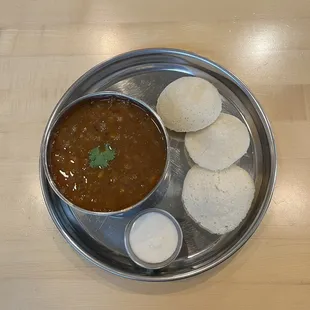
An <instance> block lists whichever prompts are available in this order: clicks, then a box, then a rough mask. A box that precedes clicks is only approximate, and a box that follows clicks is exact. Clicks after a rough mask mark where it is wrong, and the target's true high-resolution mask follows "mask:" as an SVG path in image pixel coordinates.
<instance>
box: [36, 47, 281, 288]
mask: <svg viewBox="0 0 310 310" xmlns="http://www.w3.org/2000/svg"><path fill="white" fill-rule="evenodd" d="M151 54H163V55H164V54H166V55H168V54H170V55H178V56H185V57H190V58H193V59H195V60H196V61H199V62H202V63H204V64H207V65H209V66H211V67H213V68H216V69H217V70H219V71H220V72H222V73H224V74H225V76H226V77H229V78H230V80H231V81H232V82H233V83H234V84H236V85H237V86H238V87H239V88H240V89H241V91H242V92H243V93H244V94H245V95H246V96H247V97H248V98H249V100H250V101H251V103H252V105H253V107H254V109H255V110H256V112H257V113H258V116H259V118H260V119H261V122H262V125H263V127H264V131H265V134H266V137H267V141H268V144H269V154H270V178H269V182H268V186H267V190H266V193H265V197H264V200H263V201H262V203H261V208H260V210H259V212H258V213H257V215H256V216H255V218H254V219H253V221H252V223H251V224H250V225H249V227H248V228H247V230H246V232H245V233H244V235H243V236H242V237H241V238H239V239H238V240H237V242H236V243H235V244H234V246H232V247H230V248H229V249H227V250H226V251H225V252H224V253H223V255H222V256H221V257H219V258H215V259H213V260H212V261H211V262H210V263H208V264H206V265H204V266H201V267H199V268H197V269H192V270H190V271H186V272H184V273H180V274H175V275H159V276H156V277H152V276H147V275H137V274H133V273H130V272H125V271H120V270H118V269H115V268H112V267H110V266H108V265H106V264H105V263H103V262H101V261H99V260H97V259H96V258H94V257H93V256H91V255H90V254H88V253H87V252H85V251H84V250H83V249H81V248H80V247H79V245H77V244H76V242H75V241H74V240H73V238H72V237H71V236H70V235H69V234H68V233H67V231H66V230H65V228H64V227H63V225H62V224H61V223H60V221H59V220H58V218H57V216H56V215H55V212H54V211H53V210H52V208H51V206H50V200H49V197H48V196H47V193H46V192H45V189H44V186H45V185H44V181H45V182H46V180H45V178H46V177H45V175H44V170H43V163H42V159H41V150H42V142H43V138H44V136H45V133H46V129H47V127H48V126H49V125H50V123H51V122H52V120H53V118H54V116H55V114H56V113H57V112H58V111H59V110H61V105H62V103H63V102H64V101H65V100H67V98H68V97H69V96H70V94H71V93H72V91H73V90H74V89H76V88H77V87H78V85H79V84H80V83H81V82H82V81H84V80H85V79H86V78H88V77H89V76H92V75H93V74H94V73H95V72H96V71H98V70H102V69H103V68H102V67H105V66H109V65H111V64H114V63H115V62H119V61H122V60H125V59H128V58H132V57H138V56H145V55H151ZM43 138H42V141H41V146H40V159H39V177H40V186H41V192H42V195H43V199H44V202H45V205H46V207H47V209H48V212H49V214H50V216H51V218H52V220H53V222H54V223H55V225H56V227H57V229H58V230H59V232H60V233H61V234H62V236H63V237H64V238H65V240H66V241H67V242H68V243H69V244H70V246H71V247H72V248H74V249H75V250H76V251H77V252H78V253H79V254H80V255H81V256H82V257H84V258H86V259H87V260H89V261H90V262H92V263H93V264H94V265H96V266H98V267H99V268H101V269H103V270H105V271H108V272H110V273H112V274H114V275H117V276H120V277H123V278H127V279H132V280H138V281H147V282H167V281H175V280H180V279H185V278H188V277H192V276H194V275H198V274H200V273H203V272H205V271H207V270H210V269H212V268H214V267H215V266H218V265H219V264H221V263H222V262H224V261H226V260H227V259H228V258H230V257H231V256H233V255H234V254H235V253H237V252H238V251H239V250H240V249H241V248H242V247H243V246H244V245H245V243H246V242H247V241H248V240H249V239H250V238H251V236H252V235H253V234H254V232H255V231H256V229H257V228H258V226H259V225H260V223H261V221H262V219H263V218H264V215H265V213H266V212H267V210H268V207H269V205H270V202H271V199H272V194H273V192H274V188H275V183H276V178H277V150H276V144H275V138H274V135H273V132H272V128H271V124H270V122H269V120H268V118H267V116H266V114H265V113H264V111H263V109H262V107H261V105H260V104H259V102H258V101H257V99H256V98H255V97H254V95H253V94H252V93H251V92H250V90H249V89H248V88H247V86H246V85H245V84H244V83H243V82H242V81H241V80H240V79H239V78H237V77H236V76H235V75H234V74H233V73H231V72H230V71H228V70H227V69H225V68H223V67H222V66H221V65H219V64H217V63H215V62H213V61H212V60H210V59H208V58H206V57H203V56H200V55H198V54H196V53H192V52H188V51H185V50H181V49H170V48H147V49H138V50H132V51H129V52H126V53H122V54H120V55H117V56H114V57H112V58H110V59H108V60H106V61H103V62H100V63H99V64H97V65H95V66H94V67H92V68H90V69H89V70H88V71H86V72H85V73H84V74H83V75H82V76H81V77H79V78H78V79H77V80H76V81H75V82H74V83H73V84H72V85H71V86H70V87H69V88H68V90H67V91H66V92H65V93H64V95H63V96H62V97H61V98H60V100H59V101H58V103H57V104H56V106H55V107H54V109H53V111H52V113H51V115H50V117H49V119H48V122H47V124H46V127H45V130H44V133H43Z"/></svg>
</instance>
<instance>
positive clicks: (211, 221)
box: [182, 165, 255, 234]
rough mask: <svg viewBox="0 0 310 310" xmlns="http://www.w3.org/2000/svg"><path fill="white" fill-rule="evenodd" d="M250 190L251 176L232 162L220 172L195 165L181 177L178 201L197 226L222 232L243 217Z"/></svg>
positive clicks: (245, 212) (249, 201)
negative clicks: (182, 180)
mask: <svg viewBox="0 0 310 310" xmlns="http://www.w3.org/2000/svg"><path fill="white" fill-rule="evenodd" d="M254 192H255V186H254V181H253V179H252V178H251V176H250V175H249V174H248V173H247V172H246V171H245V170H244V169H242V168H240V167H238V166H236V165H233V166H231V167H230V168H228V169H225V170H222V171H210V170H207V169H204V168H201V167H199V166H197V165H196V166H194V167H192V168H191V169H190V170H189V171H188V173H187V175H186V177H185V180H184V185H183V191H182V200H183V204H184V207H185V210H186V212H187V213H188V214H189V216H190V217H191V218H192V219H193V220H194V221H196V222H197V223H198V224H199V225H200V226H201V227H203V228H204V229H206V230H208V231H210V232H211V233H214V234H225V233H227V232H229V231H232V230H234V229H235V228H236V227H237V226H238V225H239V224H240V223H241V221H242V220H243V219H244V218H245V216H246V214H247V212H248V211H249V209H250V207H251V204H252V201H253V198H254Z"/></svg>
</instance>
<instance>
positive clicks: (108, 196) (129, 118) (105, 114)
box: [49, 97, 166, 212]
mask: <svg viewBox="0 0 310 310" xmlns="http://www.w3.org/2000/svg"><path fill="white" fill-rule="evenodd" d="M49 154H50V157H49V170H50V173H51V176H52V179H53V181H54V183H55V184H56V186H57V188H58V190H59V191H60V192H61V193H62V194H63V195H64V196H65V197H66V198H67V199H68V200H69V201H70V202H72V203H73V204H74V205H76V206H78V207H80V208H83V209H86V210H91V211H96V212H111V211H119V210H123V209H126V208H128V207H130V206H131V205H133V204H135V203H137V202H138V201H140V200H141V199H143V198H144V197H145V196H146V195H147V194H148V193H149V192H150V191H151V190H152V189H153V188H154V186H155V185H156V184H157V183H158V181H159V179H160V178H161V175H162V173H163V171H164V167H165V162H166V142H165V139H164V135H163V133H162V132H161V130H160V129H159V128H158V127H157V125H156V123H155V121H154V120H153V118H152V117H151V115H149V114H148V113H147V112H146V111H144V110H143V109H141V108H140V107H138V106H136V105H135V104H133V103H132V102H130V101H126V100H123V99H119V98H117V97H110V98H107V99H98V100H95V101H94V100H92V101H90V100H88V101H85V102H81V103H79V104H77V105H75V106H73V107H72V108H71V109H69V110H68V111H67V112H66V113H65V115H64V116H62V118H61V119H60V120H59V121H58V123H57V124H56V126H55V128H54V130H53V132H52V134H51V138H50V144H49Z"/></svg>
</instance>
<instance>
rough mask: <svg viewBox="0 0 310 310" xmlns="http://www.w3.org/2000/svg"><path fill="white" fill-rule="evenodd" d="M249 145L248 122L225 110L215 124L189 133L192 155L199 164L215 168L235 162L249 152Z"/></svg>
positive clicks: (186, 142)
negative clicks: (243, 121)
mask: <svg viewBox="0 0 310 310" xmlns="http://www.w3.org/2000/svg"><path fill="white" fill-rule="evenodd" d="M249 145H250V135H249V132H248V129H247V128H246V126H245V125H244V124H243V123H242V122H241V121H240V120H239V119H238V118H236V117H234V116H232V115H229V114H224V113H221V115H220V116H219V118H218V119H217V120H216V121H215V122H214V123H213V124H212V125H211V126H209V127H207V128H204V129H202V130H200V131H197V132H191V133H187V134H186V135H185V146H186V149H187V151H188V153H189V156H190V157H191V158H192V159H193V161H194V162H195V163H196V164H198V165H199V166H201V167H203V168H206V169H210V170H213V171H215V170H221V169H225V168H227V167H229V166H231V165H232V164H233V163H234V162H236V161H237V160H238V159H240V158H241V157H242V156H243V155H244V154H245V153H246V151H247V149H248V147H249Z"/></svg>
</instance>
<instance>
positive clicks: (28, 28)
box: [0, 0, 310, 310]
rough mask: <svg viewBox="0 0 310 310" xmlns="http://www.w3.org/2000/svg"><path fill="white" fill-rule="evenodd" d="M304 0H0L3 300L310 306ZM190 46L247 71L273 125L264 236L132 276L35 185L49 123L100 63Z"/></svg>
mask: <svg viewBox="0 0 310 310" xmlns="http://www.w3.org/2000/svg"><path fill="white" fill-rule="evenodd" d="M309 29H310V2H309V0H260V1H253V0H248V1H245V0H235V1H230V0H217V1H204V0H191V1H184V0H179V1H177V0H170V1H167V0H157V1H148V0H117V1H115V0H114V1H113V0H46V1H45V0H44V1H43V0H0V176H1V177H0V206H1V211H2V214H1V216H0V309H3V310H11V309H12V310H19V309H20V310H28V309H29V310H36V309H40V310H41V309H66V310H69V309H109V310H110V309H117V310H121V309H126V310H131V309H132V310H138V309H150V310H151V309H161V310H164V309H167V310H168V309H174V308H175V309H179V310H182V309H184V310H185V309H212V310H215V309H223V310H224V309H238V310H243V309H244V310H261V309H268V310H269V309H273V310H276V309H281V310H295V309H298V310H299V309H300V310H301V309H304V310H309V309H310V295H309V293H310V226H309V225H310V191H309V188H310V139H309V136H310V35H309ZM145 47H174V48H182V49H187V50H190V51H193V52H197V53H199V54H201V55H203V56H206V57H209V58H211V59H213V60H215V61H217V62H219V63H220V64H222V65H223V66H225V67H227V68H228V69H230V70H231V71H232V72H234V73H235V74H236V75H237V76H239V77H240V78H241V79H242V80H243V81H244V82H245V83H246V84H247V85H248V86H249V87H250V88H251V89H252V90H253V92H254V94H255V95H256V96H257V98H258V99H259V100H260V101H261V104H262V105H263V107H264V109H265V111H266V113H267V115H268V116H269V118H270V120H271V122H272V125H273V129H274V132H275V136H276V142H277V146H278V153H279V177H278V182H277V186H276V191H275V195H274V198H273V201H272V204H271V207H270V209H269V211H268V213H267V215H266V217H265V219H264V221H263V223H262V225H261V227H260V228H259V230H258V231H257V233H256V234H255V235H254V236H253V238H252V239H251V240H250V241H249V243H248V244H247V245H246V246H245V247H244V248H243V249H242V251H240V252H239V253H238V254H237V255H236V256H235V257H234V258H233V259H232V260H231V261H230V262H229V263H226V264H224V265H223V266H222V267H220V268H217V269H215V270H213V271H211V272H210V273H206V274H204V275H202V276H198V277H196V278H193V279H190V280H186V281H181V282H176V283H165V284H148V283H135V282H132V281H128V280H122V279H118V278H116V277H114V276H111V275H108V274H106V273H105V272H102V271H100V270H98V269H97V268H96V267H94V266H92V265H90V264H89V263H87V262H86V261H84V260H83V259H82V258H81V257H79V256H78V255H77V254H76V253H75V252H74V251H73V250H72V249H71V248H70V247H69V245H67V244H66V242H65V241H64V240H63V238H62V237H61V236H60V234H59V233H58V231H57V230H56V228H55V226H54V224H53V223H52V221H51V219H50V217H49V215H48V213H47V210H46V208H45V206H44V203H43V200H42V197H41V193H40V186H39V182H38V155H39V143H40V139H41V135H42V131H43V129H44V126H45V123H46V120H47V118H48V116H49V114H50V112H51V110H52V109H53V107H54V105H55V104H56V103H57V101H58V99H59V98H60V96H61V95H62V94H63V93H64V91H65V90H66V89H67V88H68V87H69V85H70V84H71V83H72V82H73V81H74V80H75V79H76V78H77V77H79V76H80V75H81V74H82V73H83V72H85V71H86V70H87V69H89V68H90V67H92V66H93V65H95V64H97V63H98V62H101V61H103V60H105V59H108V58H109V57H111V56H113V55H116V54H118V53H121V52H125V51H128V50H131V49H136V48H145Z"/></svg>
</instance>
